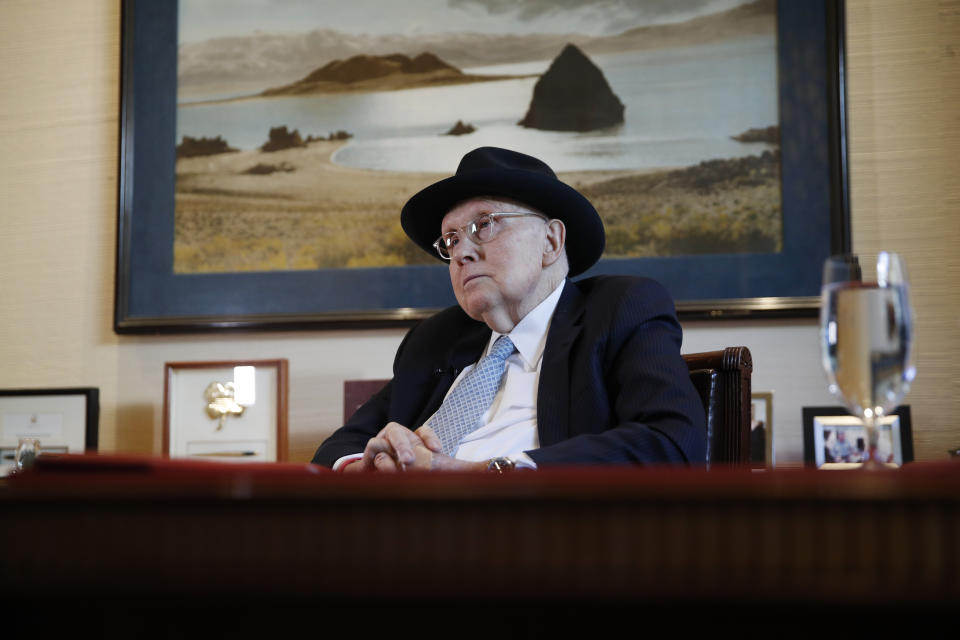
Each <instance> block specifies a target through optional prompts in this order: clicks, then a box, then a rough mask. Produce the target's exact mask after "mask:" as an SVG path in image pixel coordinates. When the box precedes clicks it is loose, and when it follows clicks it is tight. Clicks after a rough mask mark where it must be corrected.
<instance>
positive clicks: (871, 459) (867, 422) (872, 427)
mask: <svg viewBox="0 0 960 640" xmlns="http://www.w3.org/2000/svg"><path fill="white" fill-rule="evenodd" d="M863 428H864V431H865V435H866V442H864V451H863V455H864V458H863V466H864V467H879V466H880V462H879V460H877V442H878V440H879V436H878V434H877V417H876V416H875V415H870V416H869V417H867V416H864V418H863Z"/></svg>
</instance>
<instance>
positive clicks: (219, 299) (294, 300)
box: [114, 0, 849, 333]
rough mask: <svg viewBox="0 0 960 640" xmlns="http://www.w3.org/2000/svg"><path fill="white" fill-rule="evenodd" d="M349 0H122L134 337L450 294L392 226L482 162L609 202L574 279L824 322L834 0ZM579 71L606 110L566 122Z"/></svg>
mask: <svg viewBox="0 0 960 640" xmlns="http://www.w3.org/2000/svg"><path fill="white" fill-rule="evenodd" d="M336 4H337V7H338V8H337V10H335V11H333V10H331V7H330V3H316V4H315V5H314V4H304V3H278V2H274V1H272V0H261V2H259V3H258V2H248V3H243V4H241V5H236V4H234V3H229V2H226V0H180V2H179V3H176V2H162V3H157V2H142V1H140V2H137V1H136V0H125V2H124V5H123V6H124V18H123V24H124V27H123V29H124V32H123V73H122V79H123V91H122V113H121V136H120V143H121V149H120V196H119V224H118V238H117V280H116V311H115V321H114V326H115V329H116V330H117V331H118V332H121V333H125V332H127V333H134V332H156V331H201V330H212V329H227V328H236V329H259V328H262V329H279V328H308V327H317V328H324V327H327V328H332V327H338V326H383V325H403V324H408V323H410V322H411V321H414V320H416V319H418V318H422V317H425V316H426V315H429V314H430V313H433V312H434V311H436V310H437V309H439V308H442V307H445V306H448V305H451V304H454V302H455V301H454V298H453V292H452V289H451V287H450V283H449V277H448V274H447V268H446V265H445V264H443V263H442V262H440V261H439V260H438V259H437V258H436V257H433V256H430V255H428V254H426V253H424V252H423V251H421V250H420V249H418V248H417V247H416V246H415V245H413V243H412V242H410V241H409V240H408V239H407V238H406V237H405V235H404V234H403V231H402V230H401V228H400V225H399V212H400V209H401V207H402V205H403V203H404V202H405V201H406V200H407V199H408V198H409V197H410V196H411V195H413V194H414V193H416V192H417V191H419V190H420V189H422V188H423V187H425V186H427V185H429V184H431V183H433V182H435V181H437V180H439V179H442V178H444V177H446V176H448V175H451V174H452V173H453V172H454V171H455V169H456V166H457V163H458V162H459V159H460V158H461V157H462V156H463V155H464V154H465V153H466V152H468V151H470V150H471V149H474V148H477V147H481V146H502V147H508V148H512V149H515V150H517V151H522V152H525V153H529V154H531V155H534V156H537V157H538V158H541V159H542V160H544V161H545V162H547V163H548V164H549V165H550V166H551V167H552V168H553V169H554V170H555V171H557V173H558V175H559V177H560V178H561V179H562V180H563V181H565V182H567V183H568V184H570V185H571V186H574V187H575V188H577V189H578V190H579V191H581V192H582V193H583V194H584V195H585V196H586V197H587V198H588V199H590V201H591V202H593V204H594V205H595V206H596V208H597V210H598V211H599V213H600V215H601V217H602V218H603V221H604V226H605V227H606V233H607V242H606V248H605V251H604V254H603V257H602V258H601V260H600V262H599V263H598V264H597V265H595V266H594V267H593V268H592V269H590V270H589V271H588V272H587V273H585V274H583V276H582V277H590V276H592V275H600V274H631V275H642V276H646V277H651V278H654V279H656V280H659V281H660V282H662V283H663V284H664V285H665V286H666V287H667V288H668V289H669V290H670V292H671V294H672V295H673V296H674V298H675V300H676V301H677V308H678V311H679V313H680V315H681V317H687V318H690V317H711V318H717V317H720V318H722V317H743V316H744V315H751V316H753V315H755V316H761V317H762V316H769V315H813V314H815V313H816V310H817V308H818V293H819V284H820V267H821V264H822V262H823V259H824V258H825V257H826V256H827V255H829V254H831V253H836V252H840V251H843V250H845V249H847V248H848V246H849V230H848V226H849V225H848V216H849V213H848V206H847V199H848V196H847V176H846V160H845V151H846V150H845V143H844V140H845V136H846V132H845V117H844V85H843V20H842V18H843V4H842V2H829V1H817V2H809V1H804V0H780V1H779V2H776V1H775V0H753V1H751V0H703V1H702V2H695V3H688V4H685V5H684V6H683V8H678V6H677V5H676V4H674V3H654V2H638V3H634V4H629V5H626V4H623V3H617V4H614V3H609V4H604V5H602V6H603V7H604V8H603V10H600V11H598V10H595V9H597V5H595V4H594V3H591V2H573V3H565V4H564V5H563V6H559V5H556V4H554V3H535V2H534V3H519V4H517V5H515V6H509V7H508V6H505V5H500V4H498V3H490V2H486V1H482V0H463V1H461V2H456V3H448V2H446V1H445V0H415V1H413V2H409V3H392V2H388V1H387V0H355V1H352V2H343V3H336ZM561 54H562V55H561ZM571 60H573V61H574V62H573V63H571V62H570V61H571ZM577 65H579V66H577ZM574 68H578V69H583V68H586V69H589V73H590V74H591V76H592V77H594V78H595V86H596V90H592V91H591V92H590V95H591V96H595V97H596V105H595V106H594V105H591V106H590V107H589V108H590V109H593V111H591V113H590V114H589V116H590V117H588V118H587V119H586V120H583V119H580V120H577V121H576V122H566V121H564V120H563V118H562V117H561V116H560V115H558V114H560V113H562V112H563V109H562V108H557V107H556V106H555V105H554V106H552V107H549V108H548V107H544V105H543V104H538V103H537V102H536V101H535V100H534V94H535V89H536V87H537V86H538V84H539V83H540V82H541V81H544V82H545V80H544V78H548V77H549V78H550V79H551V82H553V84H554V85H556V84H557V83H559V86H561V87H562V86H564V83H565V82H567V81H569V79H570V78H571V77H572V75H571V74H573V71H572V70H573V69H574ZM561 93H562V91H561ZM611 104H612V105H614V107H615V108H609V105H611ZM605 105H606V106H605ZM550 109H553V110H552V111H551V110H550ZM546 213H548V214H549V212H546ZM438 235H439V234H438Z"/></svg>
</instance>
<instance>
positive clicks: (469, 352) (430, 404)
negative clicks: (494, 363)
mask: <svg viewBox="0 0 960 640" xmlns="http://www.w3.org/2000/svg"><path fill="white" fill-rule="evenodd" d="M490 333H491V331H490V328H489V327H488V326H487V325H485V324H483V323H482V322H472V324H471V325H470V326H468V327H466V328H465V329H464V330H463V332H462V333H461V334H460V337H459V339H457V340H455V341H454V342H453V344H452V345H451V346H450V349H449V350H448V351H447V353H446V356H445V358H444V366H442V367H440V368H438V369H437V370H436V371H435V372H434V373H435V375H436V376H437V380H436V384H435V385H434V388H433V393H432V394H431V395H430V399H429V400H428V401H427V404H426V405H425V406H424V408H423V412H422V413H421V414H420V416H419V417H418V418H417V420H416V424H417V425H418V426H419V425H421V424H423V423H424V422H426V421H427V419H428V418H429V417H430V416H432V415H433V414H434V412H436V410H437V409H439V408H440V404H441V403H442V402H443V397H444V396H445V395H447V391H448V390H449V389H450V386H451V385H452V384H453V381H454V380H456V379H457V376H458V375H460V372H461V371H463V369H464V368H465V367H466V366H467V365H471V364H473V363H475V362H476V361H477V360H479V359H480V355H481V354H482V353H483V349H484V348H485V347H486V346H487V342H489V341H490Z"/></svg>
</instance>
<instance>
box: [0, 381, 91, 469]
mask: <svg viewBox="0 0 960 640" xmlns="http://www.w3.org/2000/svg"><path fill="white" fill-rule="evenodd" d="M99 419H100V391H99V389H97V388H95V387H77V388H61V389H0V476H5V475H7V474H8V473H10V471H12V470H13V468H14V466H15V463H16V459H15V456H16V450H17V444H18V443H19V442H20V441H21V440H23V439H32V440H36V441H37V444H36V446H37V447H38V448H39V453H40V454H43V453H83V452H84V451H94V450H96V448H97V435H98V426H99Z"/></svg>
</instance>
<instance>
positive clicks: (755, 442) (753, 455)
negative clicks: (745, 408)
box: [750, 391, 776, 469]
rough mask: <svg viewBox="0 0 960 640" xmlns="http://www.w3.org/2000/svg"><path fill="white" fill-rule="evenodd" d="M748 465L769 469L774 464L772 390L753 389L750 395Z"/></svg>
mask: <svg viewBox="0 0 960 640" xmlns="http://www.w3.org/2000/svg"><path fill="white" fill-rule="evenodd" d="M750 465H751V466H752V467H755V468H758V467H759V468H763V467H766V468H770V469H772V468H773V467H774V466H775V465H776V457H775V456H774V448H773V392H772V391H755V392H753V393H752V394H751V395H750Z"/></svg>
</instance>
